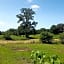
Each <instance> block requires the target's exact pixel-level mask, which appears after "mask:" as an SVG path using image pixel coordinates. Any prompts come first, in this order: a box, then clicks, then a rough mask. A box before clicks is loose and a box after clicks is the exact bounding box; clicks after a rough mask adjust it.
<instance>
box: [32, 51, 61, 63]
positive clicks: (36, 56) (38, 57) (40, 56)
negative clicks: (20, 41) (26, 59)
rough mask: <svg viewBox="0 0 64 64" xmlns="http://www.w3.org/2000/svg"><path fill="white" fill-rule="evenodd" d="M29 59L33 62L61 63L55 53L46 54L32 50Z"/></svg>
mask: <svg viewBox="0 0 64 64" xmlns="http://www.w3.org/2000/svg"><path fill="white" fill-rule="evenodd" d="M31 59H32V60H33V64H61V63H60V60H59V57H58V56H57V55H53V56H47V55H46V54H45V53H42V52H40V51H32V53H31Z"/></svg>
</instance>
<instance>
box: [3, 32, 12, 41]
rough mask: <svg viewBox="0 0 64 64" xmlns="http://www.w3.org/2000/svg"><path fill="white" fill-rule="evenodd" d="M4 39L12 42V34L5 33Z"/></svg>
mask: <svg viewBox="0 0 64 64" xmlns="http://www.w3.org/2000/svg"><path fill="white" fill-rule="evenodd" d="M4 38H5V40H12V38H11V37H10V34H8V33H5V35H4Z"/></svg>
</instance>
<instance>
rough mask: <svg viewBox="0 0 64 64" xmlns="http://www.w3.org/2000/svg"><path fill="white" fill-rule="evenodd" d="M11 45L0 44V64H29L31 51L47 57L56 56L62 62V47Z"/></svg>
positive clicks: (63, 46)
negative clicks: (43, 53) (42, 53)
mask: <svg viewBox="0 0 64 64" xmlns="http://www.w3.org/2000/svg"><path fill="white" fill-rule="evenodd" d="M12 43H13V41H12ZM12 43H7V44H0V64H31V60H30V54H31V51H32V50H39V51H42V52H45V53H46V54H47V55H54V54H56V55H58V56H59V58H60V60H61V62H64V45H56V44H54V45H52V44H21V43H14V44H12Z"/></svg>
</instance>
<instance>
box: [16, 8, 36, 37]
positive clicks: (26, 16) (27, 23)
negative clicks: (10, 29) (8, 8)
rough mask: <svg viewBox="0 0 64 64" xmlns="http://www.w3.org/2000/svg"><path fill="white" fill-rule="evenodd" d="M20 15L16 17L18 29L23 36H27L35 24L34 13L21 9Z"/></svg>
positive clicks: (28, 9) (30, 10) (27, 9)
mask: <svg viewBox="0 0 64 64" xmlns="http://www.w3.org/2000/svg"><path fill="white" fill-rule="evenodd" d="M20 11H21V13H20V14H18V15H16V16H17V18H19V20H18V23H19V22H21V21H22V22H21V24H20V27H21V29H22V31H23V32H24V34H25V36H26V37H28V36H29V32H30V31H31V30H33V29H35V26H36V24H37V22H35V21H34V16H33V15H34V14H35V12H34V11H33V10H32V9H30V8H22V9H21V10H20Z"/></svg>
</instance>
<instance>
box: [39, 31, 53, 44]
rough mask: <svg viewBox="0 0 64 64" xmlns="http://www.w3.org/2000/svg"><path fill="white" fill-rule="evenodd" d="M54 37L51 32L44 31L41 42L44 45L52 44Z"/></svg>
mask: <svg viewBox="0 0 64 64" xmlns="http://www.w3.org/2000/svg"><path fill="white" fill-rule="evenodd" d="M52 38H53V35H52V34H51V33H50V32H47V31H44V32H41V34H40V40H41V42H42V43H46V44H52Z"/></svg>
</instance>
